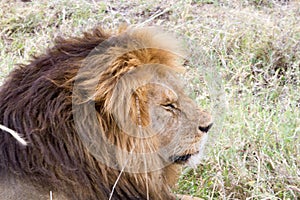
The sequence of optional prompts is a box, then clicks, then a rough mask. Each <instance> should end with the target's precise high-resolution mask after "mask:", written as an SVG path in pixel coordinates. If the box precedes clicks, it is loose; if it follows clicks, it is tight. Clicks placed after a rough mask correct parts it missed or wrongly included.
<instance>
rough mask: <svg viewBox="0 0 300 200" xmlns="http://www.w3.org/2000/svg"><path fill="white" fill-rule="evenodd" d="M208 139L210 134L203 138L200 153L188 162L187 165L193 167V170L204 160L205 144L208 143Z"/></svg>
mask: <svg viewBox="0 0 300 200" xmlns="http://www.w3.org/2000/svg"><path fill="white" fill-rule="evenodd" d="M207 139H208V134H207V133H206V134H204V136H203V138H202V139H201V143H200V145H199V153H197V154H195V155H192V156H191V157H190V159H189V160H188V162H187V165H188V166H190V167H192V168H196V167H197V165H199V164H200V162H201V159H202V158H203V155H204V148H205V144H206V142H207Z"/></svg>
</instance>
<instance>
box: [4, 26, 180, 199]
mask: <svg viewBox="0 0 300 200" xmlns="http://www.w3.org/2000/svg"><path fill="white" fill-rule="evenodd" d="M164 37H165V36H163V35H159V34H156V33H155V31H154V30H153V29H145V28H144V29H143V28H140V29H138V28H132V29H129V30H126V31H122V32H120V33H116V34H109V33H107V32H105V31H103V30H102V29H100V28H96V29H94V30H93V31H91V32H87V33H85V34H84V36H82V37H73V38H69V39H64V38H57V39H56V40H55V44H54V46H53V47H52V48H50V49H48V50H47V52H46V53H45V54H43V55H40V56H38V57H35V58H34V59H33V60H32V61H31V62H30V63H29V64H27V65H20V66H18V67H16V68H15V69H14V70H13V71H12V72H11V73H10V75H9V77H8V79H7V80H6V81H5V83H4V84H3V85H2V87H1V90H0V124H3V125H4V126H6V127H8V128H10V129H13V130H15V131H16V132H18V133H19V134H20V135H21V136H22V137H23V138H25V139H26V141H27V142H28V145H27V146H22V145H20V144H19V143H18V142H17V141H16V140H15V139H14V138H13V137H11V135H9V134H8V133H6V132H5V131H0V179H1V177H2V178H3V177H6V178H8V179H9V178H10V177H16V178H17V179H19V180H22V181H23V182H25V183H28V184H32V185H34V186H35V187H38V188H40V189H41V191H43V192H45V193H46V194H47V192H49V191H53V194H54V196H55V194H56V193H58V194H63V196H64V197H66V199H82V200H88V199H107V198H108V197H109V196H110V193H111V191H112V188H113V185H114V183H115V181H116V180H117V178H118V176H119V174H120V170H118V169H114V168H112V167H110V166H106V165H105V164H103V163H101V162H99V161H98V159H97V158H96V157H95V156H94V155H93V154H91V153H90V151H89V149H87V147H86V145H85V144H84V143H83V142H82V138H81V137H80V136H78V133H77V131H78V130H77V129H78V127H76V126H75V123H74V116H73V112H74V110H73V109H74V104H78V105H80V104H85V103H89V102H90V101H96V103H95V107H96V108H97V109H98V110H99V115H98V118H97V119H98V120H99V124H100V126H101V129H102V132H103V133H105V134H110V136H108V137H110V138H111V140H112V141H113V142H115V143H116V144H119V145H124V146H125V147H124V148H129V147H130V144H132V143H133V142H135V141H134V140H133V139H130V138H125V137H126V136H122V134H119V132H120V129H118V126H117V122H116V121H115V119H114V115H113V113H112V110H113V109H114V106H116V104H120V103H121V101H123V99H118V98H117V97H116V96H115V95H114V94H113V90H114V89H115V88H114V87H116V84H117V82H118V80H120V77H122V76H123V75H124V74H126V73H128V72H130V71H131V70H132V69H134V68H137V67H138V66H140V65H141V64H147V63H157V64H164V65H165V66H168V67H169V68H168V67H167V68H168V69H167V68H166V69H165V70H171V71H172V70H174V69H175V70H177V68H176V65H177V64H176V63H175V61H176V58H175V57H174V54H173V53H170V52H167V51H165V50H157V49H163V48H168V49H169V51H173V50H174V49H175V50H174V51H177V50H176V48H177V47H176V45H174V44H173V43H172V42H171V43H169V44H167V43H166V41H168V40H169V38H167V39H166V38H164ZM164 40H165V41H164ZM99 44H104V45H102V47H100V48H99V47H98V46H99ZM147 46H151V47H155V48H150V49H148V50H146V49H143V50H141V51H140V50H138V51H133V50H134V49H135V48H143V47H147ZM97 47H98V48H97ZM95 49H96V53H93V51H95ZM128 49H129V50H130V51H128ZM128 52H129V53H128ZM91 54H92V55H91ZM104 55H105V56H104ZM87 57H89V59H90V60H88V62H89V63H93V64H94V65H95V66H96V65H97V67H95V66H93V65H92V67H94V68H93V69H91V71H88V70H87V71H85V73H82V74H79V73H78V72H79V70H80V68H81V67H82V65H83V64H84V62H86V58H87ZM105 66H107V67H105ZM93 70H96V71H93ZM97 70H99V71H97ZM152 70H157V69H152ZM160 70H161V69H160ZM149 73H151V71H149ZM158 73H160V72H158ZM78 74H79V78H78V77H77V75H78ZM95 74H96V75H97V76H95ZM99 74H100V77H99V76H98V75H99ZM144 75H145V76H147V73H144ZM76 77H77V78H76ZM136 78H137V77H136ZM76 80H79V83H78V84H79V85H80V86H84V87H85V88H88V89H87V90H86V91H85V93H84V94H82V93H80V92H81V91H79V92H78V93H80V95H79V94H75V93H76V92H74V88H73V87H74V84H75V81H76ZM124 84H128V85H127V86H128V87H131V86H132V85H130V84H133V83H131V82H130V81H129V82H124ZM90 85H93V87H94V86H95V85H96V90H94V88H93V87H90V88H89V86H90ZM123 86H124V85H123ZM124 88H125V87H124ZM137 95H138V94H137ZM91 96H92V97H93V98H92V99H91V98H90V97H91ZM120 96H122V94H120ZM85 97H87V98H86V99H85ZM141 98H142V97H141ZM130 112H131V113H134V111H130ZM88 114H89V113H84V112H83V115H86V116H88ZM132 115H133V114H132ZM141 117H142V120H143V121H142V123H143V124H144V123H147V116H146V112H143V110H141ZM83 118H84V116H83ZM85 119H88V117H87V118H85ZM91 126H93V124H91ZM88 131H89V130H87V133H86V134H87V135H88V136H89V133H88ZM129 149H130V148H129ZM110 156H112V155H110ZM116 160H117V158H116ZM177 170H178V169H177V166H176V165H170V166H168V167H166V168H164V169H161V170H157V171H154V172H151V173H150V172H149V173H147V176H146V174H145V173H135V174H132V173H127V172H124V173H123V174H122V176H121V178H120V180H119V181H118V184H117V185H116V187H115V190H114V194H113V199H146V198H147V191H148V195H149V196H150V198H151V199H173V198H174V199H175V197H174V196H173V195H171V194H170V185H172V184H173V183H174V180H176V177H177V175H176V174H177ZM146 182H147V183H148V184H146Z"/></svg>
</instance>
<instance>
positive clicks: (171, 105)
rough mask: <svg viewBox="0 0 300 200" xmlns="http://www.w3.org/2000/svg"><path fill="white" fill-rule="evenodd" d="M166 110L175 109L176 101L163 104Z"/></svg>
mask: <svg viewBox="0 0 300 200" xmlns="http://www.w3.org/2000/svg"><path fill="white" fill-rule="evenodd" d="M162 106H163V107H164V108H165V109H166V110H175V109H177V106H176V105H175V104H174V103H167V104H163V105H162Z"/></svg>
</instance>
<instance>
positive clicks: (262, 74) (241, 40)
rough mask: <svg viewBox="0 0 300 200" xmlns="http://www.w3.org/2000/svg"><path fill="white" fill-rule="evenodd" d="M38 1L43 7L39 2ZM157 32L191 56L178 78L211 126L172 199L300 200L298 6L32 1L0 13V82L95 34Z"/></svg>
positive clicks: (267, 1)
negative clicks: (198, 158)
mask: <svg viewBox="0 0 300 200" xmlns="http://www.w3.org/2000/svg"><path fill="white" fill-rule="evenodd" d="M40 2H42V3H40ZM123 22H127V23H133V24H136V23H138V24H139V23H143V24H146V25H159V26H162V27H163V28H164V29H166V30H169V31H171V32H174V33H175V34H178V35H179V36H180V37H181V38H183V40H184V41H185V42H186V43H187V46H188V47H189V50H190V52H191V56H190V58H191V59H190V63H189V64H188V71H187V74H186V75H185V76H184V78H185V79H186V81H187V83H188V86H189V88H190V89H191V96H192V97H193V98H194V99H195V100H196V101H197V102H198V103H199V105H201V106H203V107H206V108H207V109H210V110H211V111H212V113H213V114H214V117H215V126H214V127H213V130H212V132H211V140H210V141H209V146H208V148H207V154H206V157H205V158H204V160H203V162H202V164H201V165H200V166H199V167H198V168H197V169H196V170H190V169H186V170H185V171H184V172H185V173H184V174H183V175H182V177H181V179H180V180H179V183H178V189H177V190H176V192H178V193H185V194H191V195H194V196H198V197H202V198H204V199H299V198H300V42H299V41H300V4H299V3H298V2H297V1H292V0H290V1H287V2H283V1H275V0H260V1H258V0H240V1H237V0H234V1H229V0H225V1H219V0H190V1H183V0H181V1H175V0H174V1H154V0H150V1H145V0H135V1H131V2H127V1H120V2H113V1H110V2H108V3H103V2H98V1H74V0H71V1H67V0H62V1H58V0H55V1H51V2H50V1H39V2H38V1H34V2H29V3H22V2H17V3H16V2H14V3H9V2H6V3H4V2H2V3H1V6H0V55H1V56H0V82H2V81H3V80H4V77H5V76H6V75H7V74H8V73H9V71H10V70H11V69H12V68H13V66H14V64H16V63H24V62H25V63H26V62H28V59H30V57H31V56H32V55H36V54H38V53H39V52H42V51H43V50H45V49H46V48H47V47H49V46H51V45H52V41H53V39H54V38H55V37H56V36H58V35H77V34H79V33H80V32H82V31H83V30H88V29H89V28H92V27H94V26H95V25H102V26H103V27H104V28H114V29H115V28H117V27H118V25H120V24H121V23H123Z"/></svg>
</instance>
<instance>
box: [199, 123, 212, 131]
mask: <svg viewBox="0 0 300 200" xmlns="http://www.w3.org/2000/svg"><path fill="white" fill-rule="evenodd" d="M212 125H213V123H210V124H209V125H208V126H199V127H198V128H199V130H200V131H202V132H203V133H207V132H208V131H209V129H210V128H211V127H212Z"/></svg>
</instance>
